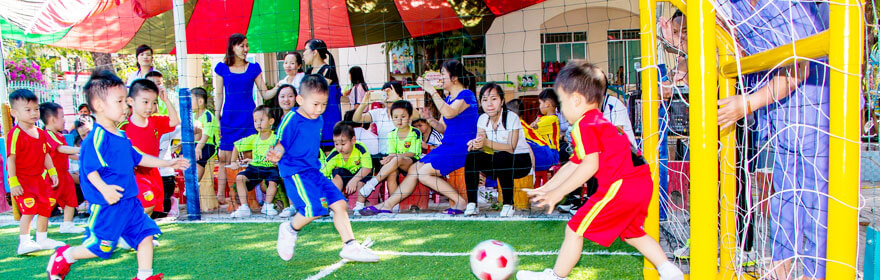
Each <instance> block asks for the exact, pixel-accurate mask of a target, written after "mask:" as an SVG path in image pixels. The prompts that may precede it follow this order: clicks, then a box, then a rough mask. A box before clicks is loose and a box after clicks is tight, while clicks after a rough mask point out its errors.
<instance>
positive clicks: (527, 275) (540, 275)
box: [516, 268, 565, 280]
mask: <svg viewBox="0 0 880 280" xmlns="http://www.w3.org/2000/svg"><path fill="white" fill-rule="evenodd" d="M516 279H517V280H561V279H565V278H559V277H556V275H555V274H554V273H553V269H552V268H548V269H545V270H544V271H541V272H537V271H528V270H520V271H518V272H517V273H516Z"/></svg>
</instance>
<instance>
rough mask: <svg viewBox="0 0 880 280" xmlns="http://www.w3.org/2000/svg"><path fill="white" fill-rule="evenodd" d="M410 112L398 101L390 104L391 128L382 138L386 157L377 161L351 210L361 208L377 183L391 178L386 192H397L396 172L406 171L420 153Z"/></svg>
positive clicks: (407, 105) (419, 136) (419, 137)
mask: <svg viewBox="0 0 880 280" xmlns="http://www.w3.org/2000/svg"><path fill="white" fill-rule="evenodd" d="M412 113H413V106H412V104H411V103H409V101H406V100H398V101H396V102H394V104H392V105H391V121H392V122H393V123H394V126H395V129H394V130H392V131H391V132H389V133H388V135H386V137H387V138H386V139H388V144H387V145H385V147H386V151H385V152H386V153H387V154H388V156H386V157H385V158H383V159H382V160H381V161H380V162H381V163H382V168H381V169H380V170H379V173H377V174H376V177H375V178H373V179H370V180H369V181H367V183H366V184H365V185H364V187H363V188H361V190H360V193H359V195H358V201H357V204H355V207H354V210H355V211H358V210H360V209H362V208H364V203H365V202H366V198H367V197H369V196H370V194H371V193H372V192H373V190H375V189H376V186H377V185H379V182H382V181H383V180H385V179H391V180H388V181H387V182H386V184H387V186H388V192H390V193H393V192H394V191H395V190H397V174H399V173H398V172H406V171H407V170H409V167H410V165H412V164H413V163H414V162H416V161H418V160H419V157H420V156H421V154H422V132H421V131H419V130H418V129H416V128H415V127H413V126H412V125H410V123H411V122H410V120H411V118H412ZM355 213H357V212H355Z"/></svg>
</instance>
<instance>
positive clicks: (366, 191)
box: [361, 177, 379, 197]
mask: <svg viewBox="0 0 880 280" xmlns="http://www.w3.org/2000/svg"><path fill="white" fill-rule="evenodd" d="M377 185H379V181H378V180H376V177H373V178H371V179H370V180H369V181H367V183H366V184H364V187H363V188H361V195H362V196H364V197H369V196H370V194H371V193H373V190H375V189H376V186H377Z"/></svg>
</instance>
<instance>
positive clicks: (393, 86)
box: [382, 81, 403, 98]
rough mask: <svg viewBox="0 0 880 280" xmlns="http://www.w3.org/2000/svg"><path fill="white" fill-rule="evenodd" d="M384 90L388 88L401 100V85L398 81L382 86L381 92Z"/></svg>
mask: <svg viewBox="0 0 880 280" xmlns="http://www.w3.org/2000/svg"><path fill="white" fill-rule="evenodd" d="M386 88H390V89H393V90H394V93H397V96H398V97H400V98H403V85H401V84H400V82H398V81H390V82H387V83H385V84H384V85H382V90H385V89H386Z"/></svg>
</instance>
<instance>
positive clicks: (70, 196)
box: [49, 171, 79, 207]
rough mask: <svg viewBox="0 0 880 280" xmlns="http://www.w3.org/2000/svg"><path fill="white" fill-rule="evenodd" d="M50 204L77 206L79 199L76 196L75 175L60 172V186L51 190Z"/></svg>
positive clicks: (53, 205)
mask: <svg viewBox="0 0 880 280" xmlns="http://www.w3.org/2000/svg"><path fill="white" fill-rule="evenodd" d="M50 193H51V196H50V197H49V205H50V206H52V207H55V205H58V206H61V207H77V206H79V201H77V198H76V185H75V184H74V183H73V177H72V176H70V173H68V172H66V171H65V172H58V187H56V188H54V189H52V190H51V191H50Z"/></svg>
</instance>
